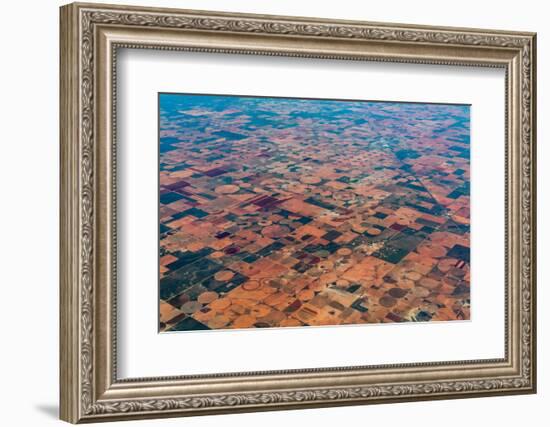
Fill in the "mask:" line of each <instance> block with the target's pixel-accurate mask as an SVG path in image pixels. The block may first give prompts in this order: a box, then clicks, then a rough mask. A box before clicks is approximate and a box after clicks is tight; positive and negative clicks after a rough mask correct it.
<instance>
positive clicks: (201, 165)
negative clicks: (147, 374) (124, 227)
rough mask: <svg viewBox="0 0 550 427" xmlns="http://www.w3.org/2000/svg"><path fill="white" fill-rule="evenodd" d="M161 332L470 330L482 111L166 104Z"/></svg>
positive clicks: (214, 98)
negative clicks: (473, 114)
mask: <svg viewBox="0 0 550 427" xmlns="http://www.w3.org/2000/svg"><path fill="white" fill-rule="evenodd" d="M159 140H160V156H159V162H160V167H159V170H160V180H159V182H160V190H159V203H160V205H159V218H160V257H159V260H160V266H159V267H160V270H159V272H160V287H159V294H160V331H189V330H208V329H239V328H269V327H288V326H293V327H300V326H321V325H346V324H367V323H387V322H427V321H453V320H468V319H469V316H470V249H469V246H470V237H469V236H470V228H469V217H470V188H469V184H470V106H469V105H455V104H433V103H412V102H381V101H359V100H332V99H300V98H280V97H254V96H229V95H198V94H175V93H161V94H159Z"/></svg>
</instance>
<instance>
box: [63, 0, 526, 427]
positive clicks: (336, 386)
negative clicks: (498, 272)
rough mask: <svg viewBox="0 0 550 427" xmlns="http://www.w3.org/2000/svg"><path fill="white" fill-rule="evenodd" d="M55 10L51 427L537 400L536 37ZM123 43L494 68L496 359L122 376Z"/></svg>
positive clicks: (145, 11) (193, 14)
mask: <svg viewBox="0 0 550 427" xmlns="http://www.w3.org/2000/svg"><path fill="white" fill-rule="evenodd" d="M60 13H61V37H60V52H61V63H60V71H61V80H60V109H61V112H60V135H61V176H60V180H61V204H60V210H61V218H60V229H61V235H60V255H61V256H60V259H61V261H60V263H61V264H60V326H61V330H60V338H61V339H60V383H61V396H60V401H61V411H60V414H61V419H63V420H65V421H69V422H72V423H78V422H94V421H113V420H119V419H120V420H122V419H130V418H159V417H169V416H184V415H200V414H216V413H227V412H245V411H259V410H277V409H290V408H307V407H320V406H334V405H356V404H369V403H385V402H402V401H411V400H429V399H444V398H462V397H476V396H488V395H502V394H521V393H534V392H535V391H536V331H535V328H536V317H535V315H536V309H535V306H536V301H535V300H536V298H535V297H536V283H535V281H536V241H535V237H536V217H535V215H536V185H535V184H536V183H535V177H536V170H535V155H536V150H535V148H536V147H535V132H536V127H535V123H536V117H535V105H536V102H535V92H536V89H535V81H536V76H535V69H536V63H535V59H536V54H535V53H536V35H535V34H534V33H526V32H510V31H495V30H478V29H464V28H447V27H427V26H411V25H401V24H383V23H369V22H354V21H330V20H322V19H311V18H296V17H281V16H264V15H245V14H231V13H218V12H203V11H191V10H177V9H158V8H143V7H130V6H113V5H100V4H81V3H75V4H70V5H67V6H63V7H62V8H61V11H60ZM119 48H132V49H165V50H181V51H200V52H216V53H227V54H235V53H240V54H250V55H271V56H274V55H278V56H295V57H312V58H321V59H325V58H326V59H343V60H354V61H391V62H404V63H422V64H424V63H425V64H444V65H469V66H474V67H500V68H504V69H505V71H506V88H505V90H503V96H505V97H506V106H507V115H506V141H505V146H504V149H505V150H506V175H505V176H504V177H503V179H504V180H505V185H506V212H503V213H502V214H504V215H505V217H506V226H505V228H506V229H505V230H504V232H505V238H506V254H505V256H506V272H505V276H506V283H505V285H504V288H505V289H504V292H505V294H506V307H505V311H506V322H505V323H506V324H505V332H506V334H505V335H506V340H505V341H506V342H505V343H504V346H505V352H504V353H505V357H504V358H503V359H496V360H495V359H493V360H470V361H457V362H433V363H422V364H403V365H382V366H356V367H335V368H330V369H307V370H289V371H270V372H249V373H240V374H223V373H220V374H216V375H196V376H188V377H171V378H137V379H131V380H121V379H118V378H117V369H116V256H115V254H116V179H115V177H116V114H115V113H116V108H115V107H116V57H117V49H119Z"/></svg>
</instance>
